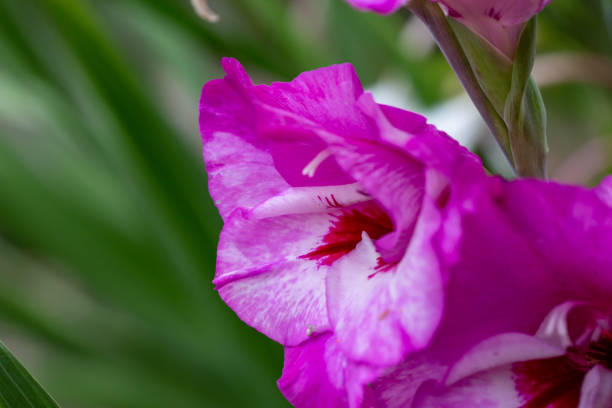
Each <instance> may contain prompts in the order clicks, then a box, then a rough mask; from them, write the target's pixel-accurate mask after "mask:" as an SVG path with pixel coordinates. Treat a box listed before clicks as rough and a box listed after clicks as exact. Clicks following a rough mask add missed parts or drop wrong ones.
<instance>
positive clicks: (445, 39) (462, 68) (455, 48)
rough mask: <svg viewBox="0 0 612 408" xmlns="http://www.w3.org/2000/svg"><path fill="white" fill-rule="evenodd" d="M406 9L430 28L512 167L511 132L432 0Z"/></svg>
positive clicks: (419, 1)
mask: <svg viewBox="0 0 612 408" xmlns="http://www.w3.org/2000/svg"><path fill="white" fill-rule="evenodd" d="M407 7H408V9H409V10H410V11H411V12H412V13H413V14H414V15H415V16H417V17H418V18H420V19H421V20H422V21H423V22H424V23H425V25H427V27H428V28H429V30H430V31H431V33H432V34H433V36H434V38H435V40H436V42H437V43H438V46H439V47H440V49H441V50H442V53H444V56H445V57H446V59H447V60H448V63H449V64H450V66H451V68H452V69H453V71H455V74H456V75H457V77H458V78H459V81H461V84H462V85H463V87H464V88H465V90H466V92H467V93H468V95H469V96H470V98H471V99H472V102H474V105H475V106H476V109H478V112H479V113H480V115H481V116H482V118H483V119H484V121H485V123H486V124H487V126H488V128H489V130H490V132H491V133H492V134H493V136H495V139H496V140H497V142H498V143H499V145H500V147H501V148H502V150H503V152H504V154H505V155H506V158H507V159H508V161H510V163H512V164H513V163H514V160H513V157H512V151H511V148H510V139H509V136H508V128H507V127H506V124H505V123H504V120H503V118H502V117H501V116H500V115H499V114H498V113H497V112H496V111H495V108H494V107H493V105H492V104H491V102H490V101H489V99H488V98H487V96H486V95H485V93H484V91H483V90H482V88H481V87H480V84H479V83H478V80H477V78H476V76H475V74H474V71H473V70H472V67H471V65H470V62H469V60H468V58H467V57H466V55H465V53H464V52H463V49H462V48H461V44H460V43H459V40H458V39H457V37H456V36H455V33H454V31H453V29H452V27H451V26H450V24H449V22H448V20H447V19H446V16H445V15H444V13H443V12H442V10H441V9H440V7H439V6H438V5H437V4H435V3H433V2H431V1H430V0H411V1H410V2H409V3H408V5H407Z"/></svg>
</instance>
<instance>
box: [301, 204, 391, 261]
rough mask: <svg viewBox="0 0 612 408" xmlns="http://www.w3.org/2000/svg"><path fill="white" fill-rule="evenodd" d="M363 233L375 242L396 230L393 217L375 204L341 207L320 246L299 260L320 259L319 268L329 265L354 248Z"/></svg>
mask: <svg viewBox="0 0 612 408" xmlns="http://www.w3.org/2000/svg"><path fill="white" fill-rule="evenodd" d="M364 231H365V232H366V233H367V234H368V236H369V237H370V238H371V239H372V240H377V239H379V238H381V237H383V236H384V235H387V234H388V233H390V232H392V231H393V222H392V221H391V218H389V216H388V215H387V213H386V212H385V210H383V209H382V208H381V207H380V206H379V205H378V204H377V203H376V202H375V201H368V202H366V203H362V204H358V205H355V206H352V207H349V208H342V209H341V210H340V212H339V213H338V214H334V215H333V220H332V222H331V226H330V228H329V232H328V233H327V234H325V236H324V237H323V239H322V243H321V245H319V246H318V247H317V248H315V249H314V250H312V251H311V252H309V253H307V254H305V255H302V256H301V257H300V258H304V259H311V260H317V261H318V263H319V265H326V266H330V265H332V264H333V263H334V262H336V261H337V260H338V259H340V258H341V257H342V256H344V255H346V254H348V253H349V252H351V251H352V250H353V249H355V247H356V246H357V244H358V243H359V242H360V241H361V234H362V232H364ZM381 267H382V266H381Z"/></svg>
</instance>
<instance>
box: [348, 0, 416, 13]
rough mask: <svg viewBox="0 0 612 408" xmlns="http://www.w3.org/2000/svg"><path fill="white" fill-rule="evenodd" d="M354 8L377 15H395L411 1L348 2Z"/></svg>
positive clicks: (357, 0)
mask: <svg viewBox="0 0 612 408" xmlns="http://www.w3.org/2000/svg"><path fill="white" fill-rule="evenodd" d="M347 1H348V2H349V3H350V4H351V5H352V6H353V7H356V8H358V9H361V10H369V11H375V12H377V13H383V14H388V13H393V12H394V11H396V10H397V9H399V8H400V7H402V6H404V5H405V4H406V3H408V1H409V0H347Z"/></svg>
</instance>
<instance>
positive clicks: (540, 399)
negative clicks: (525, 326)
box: [512, 330, 612, 408]
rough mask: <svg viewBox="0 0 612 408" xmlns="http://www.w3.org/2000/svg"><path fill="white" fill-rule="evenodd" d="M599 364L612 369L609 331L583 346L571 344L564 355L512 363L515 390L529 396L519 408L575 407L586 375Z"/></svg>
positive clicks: (611, 343)
mask: <svg viewBox="0 0 612 408" xmlns="http://www.w3.org/2000/svg"><path fill="white" fill-rule="evenodd" d="M596 365H601V366H604V367H606V368H609V369H612V333H611V332H610V331H607V330H603V331H602V332H601V335H600V336H599V338H598V339H597V340H595V341H592V342H590V343H588V344H586V345H584V346H571V347H568V349H567V353H566V354H565V355H564V356H561V357H554V358H547V359H542V360H531V361H524V362H520V363H515V364H513V366H512V370H513V372H514V375H515V376H516V379H515V382H516V389H517V391H518V392H519V393H520V394H522V395H524V396H525V397H526V399H527V401H526V403H525V404H524V405H522V406H521V407H520V408H576V407H577V406H578V402H579V400H580V388H581V386H582V382H583V380H584V377H585V375H586V373H587V372H588V371H589V370H590V369H591V368H593V367H595V366H596Z"/></svg>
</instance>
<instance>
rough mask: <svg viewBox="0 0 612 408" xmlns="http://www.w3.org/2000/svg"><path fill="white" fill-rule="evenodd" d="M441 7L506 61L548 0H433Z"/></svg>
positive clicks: (512, 54) (511, 55)
mask: <svg viewBox="0 0 612 408" xmlns="http://www.w3.org/2000/svg"><path fill="white" fill-rule="evenodd" d="M432 1H437V2H439V3H441V4H443V5H444V6H445V7H446V8H447V10H448V15H449V16H450V17H452V18H455V19H457V20H459V21H461V22H462V23H463V24H465V25H466V26H468V27H469V28H470V29H472V30H473V31H474V32H476V33H477V34H479V35H480V36H481V37H482V38H484V39H485V40H487V41H488V42H490V43H491V44H492V45H493V46H495V47H496V48H497V49H499V50H500V51H501V52H502V53H504V54H505V55H506V56H508V57H509V58H512V57H513V56H514V51H515V50H516V46H517V44H518V40H519V37H520V34H521V31H522V29H523V26H524V23H525V22H527V21H528V20H529V19H531V18H532V17H533V16H535V15H536V14H537V13H539V12H540V11H541V10H542V9H543V8H544V7H545V6H546V5H547V4H548V3H550V0H432Z"/></svg>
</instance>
